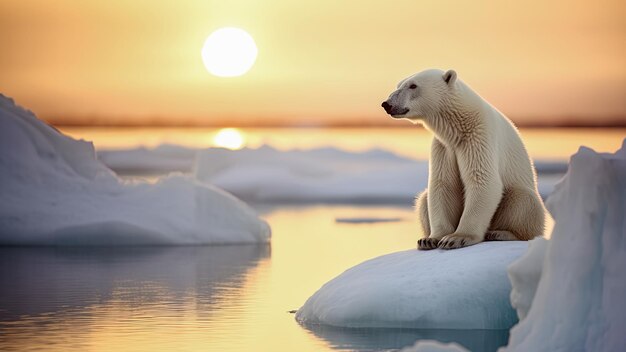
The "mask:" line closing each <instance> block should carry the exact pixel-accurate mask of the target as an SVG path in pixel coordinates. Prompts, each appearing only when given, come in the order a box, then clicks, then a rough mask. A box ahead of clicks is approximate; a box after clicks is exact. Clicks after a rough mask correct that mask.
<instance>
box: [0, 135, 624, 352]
mask: <svg viewBox="0 0 626 352" xmlns="http://www.w3.org/2000/svg"><path fill="white" fill-rule="evenodd" d="M67 132H68V133H70V134H72V135H73V136H77V137H82V138H87V139H92V140H94V141H95V144H96V147H101V148H120V147H131V146H137V145H142V144H145V145H149V146H154V145H157V144H159V143H161V142H163V141H166V142H171V143H178V144H184V145H189V146H202V147H206V146H211V145H213V143H214V141H213V136H214V135H215V133H216V132H217V131H216V130H215V129H194V130H189V129H140V130H130V131H129V130H122V129H76V128H74V129H68V130H67ZM240 133H241V134H242V136H243V137H244V141H245V143H246V144H247V145H249V146H252V147H255V146H258V145H260V144H264V143H267V144H270V145H273V146H275V147H277V148H279V149H280V148H283V149H287V148H293V147H302V148H307V147H320V146H325V145H335V146H340V147H343V148H345V149H349V150H365V149H368V148H371V147H382V148H386V149H391V150H394V151H397V152H399V153H402V154H404V155H407V156H411V157H415V158H422V157H426V156H427V146H428V144H429V143H430V138H429V136H428V135H427V134H426V133H425V132H423V131H421V130H419V129H417V130H398V129H395V130H394V129H377V130H331V131H324V130H306V131H305V132H302V131H294V130H266V129H265V130H241V131H240ZM522 133H523V135H524V136H525V138H526V140H527V144H528V147H529V150H530V151H531V154H533V156H535V157H541V158H549V159H564V158H566V157H567V156H568V155H569V154H570V153H572V152H574V151H575V150H576V149H577V146H578V145H579V144H587V145H590V146H592V147H594V148H597V149H599V150H601V151H610V150H615V149H617V147H618V146H619V144H620V142H621V139H622V138H624V137H625V136H626V131H625V130H617V131H615V130H524V131H522ZM255 207H256V208H257V209H258V210H259V212H260V213H261V215H262V216H263V217H264V218H265V219H266V220H267V221H268V222H269V223H270V225H271V226H272V232H273V238H272V244H271V246H266V245H263V246H249V245H246V246H214V247H211V246H209V247H147V248H141V247H137V248H99V249H88V248H0V350H3V351H5V350H6V351H10V350H20V351H29V350H58V351H72V350H76V351H84V350H92V351H100V350H107V351H120V350H136V351H140V350H141V351H145V350H150V351H172V350H174V351H196V350H203V351H204V350H206V351H250V350H253V351H326V350H389V349H397V348H401V347H403V346H406V345H410V344H412V343H413V342H414V341H415V340H416V339H420V338H433V339H438V340H441V341H457V342H459V343H461V344H463V345H465V346H467V347H469V348H470V349H472V350H475V351H494V350H496V349H497V347H498V346H501V345H503V344H506V341H507V338H508V332H507V331H454V330H427V331H424V330H396V329H377V330H353V329H336V328H322V327H302V326H300V325H299V324H297V323H296V322H295V320H294V316H293V314H290V313H288V311H290V310H293V309H297V308H298V307H300V306H301V305H302V304H303V303H304V301H305V300H306V299H307V298H308V297H309V296H310V295H311V294H312V293H313V292H315V291H316V290H317V289H318V288H319V287H320V286H321V285H322V284H324V283H325V282H327V281H328V280H329V279H331V278H333V277H335V276H336V275H338V274H340V273H341V272H343V271H344V270H346V269H347V268H349V267H351V266H353V265H356V264H358V263H360V262H362V261H364V260H366V259H370V258H373V257H376V256H379V255H383V254H386V253H390V252H394V251H399V250H405V249H412V248H414V246H415V242H416V239H417V238H418V236H419V235H420V233H419V226H418V224H417V222H416V219H415V217H414V214H413V212H412V209H411V207H410V206H409V205H407V206H404V207H402V206H397V205H396V206H392V205H389V206H380V205H377V206H355V205H309V206H293V205H281V206H271V207H270V206H266V205H262V204H261V205H255ZM350 217H386V218H399V219H400V221H396V222H384V223H374V224H350V223H338V222H336V221H335V219H337V218H350Z"/></svg>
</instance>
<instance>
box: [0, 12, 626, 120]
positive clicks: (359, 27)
mask: <svg viewBox="0 0 626 352" xmlns="http://www.w3.org/2000/svg"><path fill="white" fill-rule="evenodd" d="M625 18H626V2H624V1H623V0H610V1H571V0H559V1H516V2H512V1H511V2H509V1H484V0H483V1H472V2H470V1H456V2H455V1H441V0H433V1H416V0H408V1H397V0H394V1H336V0H328V1H326V0H324V1H311V2H301V1H289V0H281V1H268V0H264V1H262V0H257V1H241V0H228V1H226V0H223V1H206V0H203V1H145V0H142V1H125V0H110V1H85V0H82V1H81V0H55V1H47V0H40V1H33V0H20V1H8V0H7V1H2V2H0V42H1V43H2V49H1V50H0V92H2V93H4V94H6V95H9V96H12V97H14V98H16V99H17V101H18V102H19V103H20V104H22V105H24V106H27V107H29V108H31V109H32V110H34V111H35V112H36V113H38V114H39V115H40V116H42V117H44V118H46V119H48V120H50V121H52V122H54V123H63V122H66V123H68V122H69V123H80V124H92V123H99V124H107V123H110V124H120V123H121V124H124V123H133V124H140V123H147V124H151V123H157V122H158V123H169V124H178V123H180V124H187V123H199V124H209V125H212V124H217V125H231V124H239V123H251V124H254V123H263V124H269V123H283V124H290V125H299V124H303V125H309V124H324V123H333V124H341V123H347V124H376V123H381V122H382V123H388V122H390V121H391V120H390V119H388V118H387V117H386V116H385V115H384V113H383V111H382V109H381V108H380V102H381V101H382V100H383V99H384V98H385V97H386V96H387V95H388V93H389V92H390V91H391V90H392V89H394V87H395V85H396V83H397V81H399V80H400V79H401V78H403V77H405V76H407V75H409V74H411V73H414V72H416V71H420V70H422V69H424V68H429V67H439V68H443V69H447V68H454V69H456V70H457V72H458V73H459V76H460V77H461V78H462V79H464V80H465V81H466V82H467V83H469V84H470V85H471V86H473V87H474V88H475V89H476V90H477V91H478V92H479V93H480V94H481V95H483V96H484V97H485V98H487V99H488V100H489V101H490V102H491V103H492V104H494V105H495V106H496V107H498V108H499V109H500V110H501V111H503V112H504V113H505V114H507V115H508V116H510V117H511V118H513V119H514V120H515V121H516V122H518V123H528V122H539V123H550V122H555V121H557V118H562V117H568V118H570V120H569V121H570V122H572V121H578V120H576V119H579V120H580V121H583V122H592V123H601V122H602V121H607V120H606V119H607V118H613V119H615V118H618V119H619V118H621V119H622V121H623V120H624V119H625V118H624V116H626V99H625V98H626V60H625V59H626V21H625V20H624V19H625ZM222 26H235V27H241V28H243V29H245V30H246V31H248V32H249V33H250V34H251V35H252V36H253V37H254V38H255V40H256V43H257V46H258V49H259V56H258V59H257V62H256V64H255V66H253V68H252V69H251V70H250V72H248V73H247V74H246V75H244V76H241V77H236V78H218V77H213V76H211V75H210V74H209V73H208V72H207V71H206V70H205V68H204V66H203V64H202V61H201V56H200V50H201V47H202V44H203V42H204V40H205V38H206V37H207V36H208V35H209V34H210V33H211V32H212V31H213V30H215V29H217V28H219V27H222Z"/></svg>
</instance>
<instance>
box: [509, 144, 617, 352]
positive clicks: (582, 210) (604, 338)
mask: <svg viewBox="0 0 626 352" xmlns="http://www.w3.org/2000/svg"><path fill="white" fill-rule="evenodd" d="M547 207H548V210H549V211H550V213H551V214H552V216H553V218H554V220H555V226H554V230H553V232H552V237H551V240H550V241H549V243H548V244H547V246H546V248H545V249H544V250H543V251H545V259H544V260H543V261H542V262H543V268H542V270H541V273H540V274H539V277H540V279H539V280H538V284H535V283H534V281H535V280H537V277H538V275H537V273H536V272H537V269H536V268H535V266H536V262H540V260H539V258H537V259H536V262H535V263H534V264H533V263H530V262H529V260H525V259H524V258H522V260H521V261H520V262H518V263H515V264H514V265H513V266H512V267H511V277H512V279H513V280H514V284H513V289H514V291H513V293H512V298H513V297H521V298H518V301H519V302H521V303H518V309H519V307H521V308H522V313H523V312H524V310H525V309H526V308H525V307H526V306H527V305H528V304H527V303H526V302H528V301H531V300H532V303H531V306H530V310H528V314H527V315H526V317H525V318H523V320H521V322H520V323H519V324H518V325H517V326H515V327H514V328H513V329H511V337H510V340H509V345H508V346H507V347H505V348H503V349H502V351H507V352H508V351H538V352H541V351H623V348H624V346H626V334H625V333H624V327H625V326H626V299H625V297H626V221H625V220H624V218H625V215H626V140H625V141H624V144H623V145H622V148H621V149H620V150H619V151H617V152H616V153H615V154H600V153H596V152H594V151H593V150H591V149H588V148H585V147H581V148H580V149H579V151H578V153H576V154H575V155H574V156H573V157H572V158H571V161H570V167H569V170H568V172H567V174H566V176H565V178H564V179H563V180H562V182H561V183H559V184H558V185H557V186H556V190H555V192H554V194H553V195H552V196H551V197H550V198H549V199H548V202H547ZM531 250H532V251H533V252H537V253H529V254H528V255H527V256H526V258H528V257H530V256H536V257H540V256H541V253H540V252H541V251H542V249H540V248H535V246H534V245H533V246H532V247H531ZM523 271H527V272H530V274H528V273H527V274H524V272H523ZM524 275H526V276H528V278H527V279H526V281H527V283H526V285H524V284H523V283H522V284H521V285H519V283H520V279H519V278H521V277H523V276H524ZM516 280H517V281H518V283H516V282H515V281H516ZM533 285H536V286H537V288H536V293H534V295H533V291H534V290H533V289H532V287H530V286H533ZM518 286H519V288H518ZM529 287H530V288H529ZM532 296H534V298H533V297H532ZM514 301H515V300H514ZM523 315H524V314H520V317H523Z"/></svg>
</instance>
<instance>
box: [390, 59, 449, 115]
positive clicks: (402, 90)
mask: <svg viewBox="0 0 626 352" xmlns="http://www.w3.org/2000/svg"><path fill="white" fill-rule="evenodd" d="M455 82H456V72H454V70H449V71H447V72H444V71H442V70H436V69H431V70H426V71H422V72H420V73H417V74H414V75H413V76H410V77H408V78H405V79H403V80H402V81H400V83H398V89H396V91H394V92H393V93H391V95H390V96H389V98H388V99H387V100H385V101H384V102H383V104H382V107H383V108H384V109H385V111H386V112H387V113H388V114H389V115H391V117H393V118H395V119H408V120H411V121H414V122H415V121H419V120H422V119H424V118H426V117H428V116H432V115H433V114H436V113H437V112H438V111H440V110H441V109H442V108H443V106H445V104H447V102H448V100H449V98H450V95H451V94H450V91H451V90H453V89H454V83H455Z"/></svg>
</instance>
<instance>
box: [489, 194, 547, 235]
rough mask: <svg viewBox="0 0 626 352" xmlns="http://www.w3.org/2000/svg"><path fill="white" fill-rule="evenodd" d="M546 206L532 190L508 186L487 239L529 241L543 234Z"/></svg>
mask: <svg viewBox="0 0 626 352" xmlns="http://www.w3.org/2000/svg"><path fill="white" fill-rule="evenodd" d="M544 219H545V214H544V208H543V205H542V203H541V200H539V198H538V195H537V194H536V193H535V192H534V191H532V190H525V189H521V188H515V189H514V188H508V189H505V190H504V194H503V195H502V200H501V201H500V204H499V205H498V209H497V210H496V212H495V214H494V215H493V218H492V219H491V225H490V226H489V230H488V231H487V233H486V235H485V240H486V241H515V240H521V241H528V240H531V239H533V238H535V237H537V236H542V235H543V230H544Z"/></svg>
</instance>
